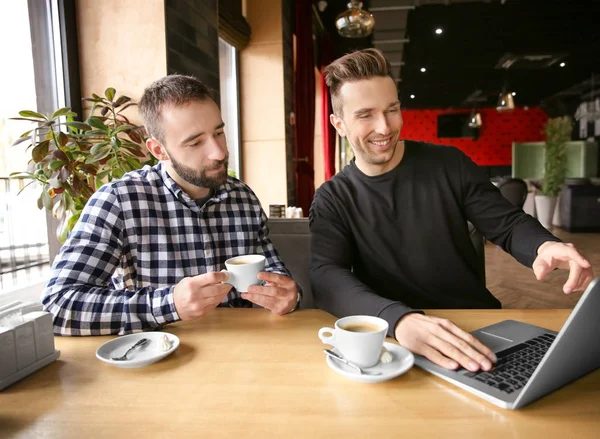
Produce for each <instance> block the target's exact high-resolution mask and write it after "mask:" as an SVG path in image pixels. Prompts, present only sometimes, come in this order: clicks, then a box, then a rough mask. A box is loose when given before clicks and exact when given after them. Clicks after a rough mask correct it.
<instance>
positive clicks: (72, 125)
mask: <svg viewBox="0 0 600 439" xmlns="http://www.w3.org/2000/svg"><path fill="white" fill-rule="evenodd" d="M66 125H67V126H68V127H69V128H75V129H77V130H80V131H89V130H90V129H91V127H90V126H89V125H88V124H87V123H83V122H77V121H73V122H67V123H66Z"/></svg>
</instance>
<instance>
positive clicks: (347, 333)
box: [319, 316, 389, 367]
mask: <svg viewBox="0 0 600 439" xmlns="http://www.w3.org/2000/svg"><path fill="white" fill-rule="evenodd" d="M388 326H389V325H388V323H387V322H386V321H385V320H383V319H380V318H379V317H373V316H348V317H344V318H341V319H339V320H338V321H337V322H335V329H334V328H327V327H326V328H321V329H320V330H319V338H320V339H321V341H322V342H323V343H325V344H329V345H332V346H334V347H335V348H336V349H337V350H338V351H339V352H340V353H341V354H342V355H343V356H344V357H345V358H346V359H347V360H348V361H350V362H351V363H354V364H356V365H357V366H360V367H371V366H375V365H376V364H377V363H378V362H379V357H380V355H381V349H382V348H383V341H384V340H385V336H386V334H387V331H388Z"/></svg>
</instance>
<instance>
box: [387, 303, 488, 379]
mask: <svg viewBox="0 0 600 439" xmlns="http://www.w3.org/2000/svg"><path fill="white" fill-rule="evenodd" d="M394 334H395V336H396V340H398V342H399V343H400V344H401V345H402V346H403V347H405V348H406V349H408V350H410V351H411V352H413V353H415V354H419V355H423V356H424V357H426V358H427V359H429V360H430V361H432V362H434V363H435V364H437V365H438V366H442V367H445V368H447V369H457V368H458V367H459V365H460V366H462V367H464V368H465V369H467V370H470V371H472V372H476V371H478V370H479V369H483V370H490V369H491V368H492V363H495V362H496V356H495V355H494V353H493V352H492V351H491V350H490V349H489V348H488V347H486V346H485V345H483V344H482V343H481V342H480V341H479V340H477V339H476V338H475V337H473V336H472V335H471V334H469V333H468V332H465V331H463V330H462V329H460V328H459V327H458V326H456V325H455V324H454V323H452V322H451V321H449V320H446V319H441V318H438V317H432V316H424V315H422V314H407V315H405V316H404V317H402V319H400V321H399V322H398V324H397V325H396V329H395V330H394Z"/></svg>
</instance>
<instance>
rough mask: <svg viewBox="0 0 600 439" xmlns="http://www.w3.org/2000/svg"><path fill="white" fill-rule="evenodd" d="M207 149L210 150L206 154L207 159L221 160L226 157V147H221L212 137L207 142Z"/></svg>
mask: <svg viewBox="0 0 600 439" xmlns="http://www.w3.org/2000/svg"><path fill="white" fill-rule="evenodd" d="M208 147H209V148H210V149H209V152H208V158H210V159H211V160H215V161H217V160H223V159H224V158H225V157H226V156H227V146H226V145H222V144H221V143H220V142H218V141H217V139H215V138H214V137H213V138H212V139H210V140H209V145H208Z"/></svg>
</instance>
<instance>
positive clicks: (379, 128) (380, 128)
mask: <svg viewBox="0 0 600 439" xmlns="http://www.w3.org/2000/svg"><path fill="white" fill-rule="evenodd" d="M375 131H376V132H377V133H379V134H383V135H387V134H389V133H390V124H389V123H388V120H387V117H386V115H385V114H381V115H379V116H378V117H377V120H376V125H375Z"/></svg>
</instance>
